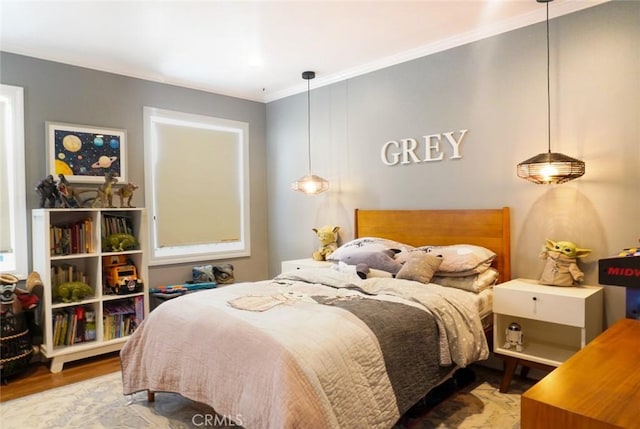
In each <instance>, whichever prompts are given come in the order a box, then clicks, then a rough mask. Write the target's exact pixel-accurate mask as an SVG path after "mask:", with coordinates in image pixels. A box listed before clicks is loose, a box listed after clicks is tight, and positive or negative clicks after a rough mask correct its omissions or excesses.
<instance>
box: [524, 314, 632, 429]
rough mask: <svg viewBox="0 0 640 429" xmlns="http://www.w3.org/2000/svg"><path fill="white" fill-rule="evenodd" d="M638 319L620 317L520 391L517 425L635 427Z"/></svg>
mask: <svg viewBox="0 0 640 429" xmlns="http://www.w3.org/2000/svg"><path fill="white" fill-rule="evenodd" d="M639 410H640V321H638V320H632V319H623V320H620V321H618V322H616V323H615V324H614V325H613V326H611V327H610V328H609V329H607V330H606V331H605V332H603V333H602V334H600V335H599V336H598V337H596V338H595V339H594V340H593V341H591V342H590V343H589V344H587V346H586V347H585V348H583V349H582V350H580V351H579V352H578V353H576V354H575V355H573V356H572V357H571V358H569V359H568V360H567V361H566V362H565V363H563V364H562V365H560V366H559V367H558V368H556V369H555V370H553V371H552V372H551V373H550V374H549V375H547V376H546V377H544V378H543V379H542V380H541V381H540V382H538V383H537V384H536V385H534V386H533V387H531V388H530V389H529V390H527V391H526V392H525V393H524V394H523V395H522V404H521V428H522V429H548V428H563V429H571V428H576V429H613V428H640V417H639Z"/></svg>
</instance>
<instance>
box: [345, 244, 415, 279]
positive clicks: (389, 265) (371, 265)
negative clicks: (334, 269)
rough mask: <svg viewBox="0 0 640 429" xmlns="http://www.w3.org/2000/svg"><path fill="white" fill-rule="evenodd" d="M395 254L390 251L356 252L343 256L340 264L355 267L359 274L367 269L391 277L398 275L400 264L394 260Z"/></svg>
mask: <svg viewBox="0 0 640 429" xmlns="http://www.w3.org/2000/svg"><path fill="white" fill-rule="evenodd" d="M395 254H396V253H395V252H394V251H393V250H391V249H387V250H381V251H371V252H366V251H365V252H356V253H353V254H350V255H347V256H345V257H344V258H342V259H341V261H342V262H344V263H345V264H348V265H356V266H357V267H359V270H360V272H368V269H374V270H380V271H386V272H388V273H391V274H392V275H394V276H395V275H396V274H398V271H400V268H402V264H400V263H399V262H397V261H396V260H395V259H394V256H395Z"/></svg>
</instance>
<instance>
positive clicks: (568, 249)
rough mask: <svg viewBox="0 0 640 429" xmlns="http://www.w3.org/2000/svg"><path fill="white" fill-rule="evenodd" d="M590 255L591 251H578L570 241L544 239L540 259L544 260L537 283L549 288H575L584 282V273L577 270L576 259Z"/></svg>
mask: <svg viewBox="0 0 640 429" xmlns="http://www.w3.org/2000/svg"><path fill="white" fill-rule="evenodd" d="M589 253H591V249H580V248H578V247H577V246H576V245H575V244H574V243H572V242H570V241H557V242H556V241H553V240H549V239H548V238H547V239H546V244H545V246H544V247H543V248H542V252H540V258H542V259H546V262H545V265H544V271H543V272H542V277H541V278H540V281H539V283H541V284H543V285H551V286H577V285H578V284H579V283H580V282H582V281H583V280H584V273H583V272H582V271H581V270H580V268H578V264H577V263H576V259H577V258H583V257H585V256H587V255H588V254H589Z"/></svg>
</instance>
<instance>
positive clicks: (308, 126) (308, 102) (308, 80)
mask: <svg viewBox="0 0 640 429" xmlns="http://www.w3.org/2000/svg"><path fill="white" fill-rule="evenodd" d="M307 133H308V135H307V144H308V148H307V152H308V154H309V158H308V159H309V174H311V82H310V79H307Z"/></svg>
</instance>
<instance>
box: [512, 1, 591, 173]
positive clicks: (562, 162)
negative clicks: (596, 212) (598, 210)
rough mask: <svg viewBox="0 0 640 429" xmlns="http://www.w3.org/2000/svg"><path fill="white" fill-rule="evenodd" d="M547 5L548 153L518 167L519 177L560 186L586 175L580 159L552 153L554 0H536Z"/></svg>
mask: <svg viewBox="0 0 640 429" xmlns="http://www.w3.org/2000/svg"><path fill="white" fill-rule="evenodd" d="M536 1H537V2H538V3H546V4H547V138H548V145H547V152H546V153H541V154H538V155H536V156H534V157H533V158H529V159H527V160H526V161H522V162H521V163H520V164H518V166H517V172H518V177H520V178H522V179H526V180H529V181H530V182H533V183H539V184H560V183H565V182H568V181H569V180H573V179H577V178H578V177H580V176H582V175H584V171H585V164H584V162H583V161H580V160H579V159H575V158H571V157H570V156H567V155H564V154H562V153H552V152H551V90H550V84H549V3H550V2H552V1H553V0H536Z"/></svg>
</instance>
